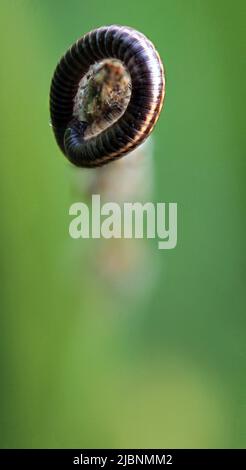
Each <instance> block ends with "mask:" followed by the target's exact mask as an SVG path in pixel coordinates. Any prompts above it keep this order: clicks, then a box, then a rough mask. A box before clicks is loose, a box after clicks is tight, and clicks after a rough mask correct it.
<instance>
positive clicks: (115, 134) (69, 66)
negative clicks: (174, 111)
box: [50, 25, 165, 167]
mask: <svg viewBox="0 0 246 470" xmlns="http://www.w3.org/2000/svg"><path fill="white" fill-rule="evenodd" d="M164 93H165V78H164V71H163V65H162V62H161V60H160V57H159V54H158V53H157V51H156V49H155V48H154V46H153V44H152V43H151V41H150V40H149V39H147V38H146V37H145V36H144V35H143V34H142V33H140V32H138V31H136V30H134V29H132V28H129V27H125V26H117V25H111V26H104V27H101V28H98V29H95V30H93V31H91V32H89V33H87V34H86V35H85V36H83V37H82V38H80V39H78V40H77V42H76V43H74V44H73V45H72V46H71V47H70V49H69V50H68V51H67V52H66V53H65V55H64V56H63V57H62V58H61V60H60V62H59V63H58V65H57V67H56V70H55V73H54V76H53V79H52V83H51V89H50V114H51V125H52V128H53V131H54V134H55V138H56V141H57V143H58V145H59V147H60V149H61V150H62V152H63V153H64V154H65V156H66V157H67V158H68V159H69V160H70V161H71V162H72V163H73V164H75V165H77V166H79V167H96V166H100V165H104V164H105V163H108V162H110V161H112V160H115V159H118V158H120V157H122V156H123V155H125V154H127V153H129V152H131V151H132V150H133V149H135V148H136V147H137V146H138V145H139V144H141V143H142V142H143V141H144V140H145V139H146V138H147V137H148V135H149V134H150V132H151V131H152V129H153V127H154V125H155V123H156V121H157V119H158V117H159V114H160V111H161V108H162V104H163V100H164Z"/></svg>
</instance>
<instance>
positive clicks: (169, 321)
mask: <svg viewBox="0 0 246 470" xmlns="http://www.w3.org/2000/svg"><path fill="white" fill-rule="evenodd" d="M0 8H1V11H0V22H1V26H0V49H1V74H0V95H1V118H0V119H1V131H0V132H1V164H0V165H1V173H0V179H1V184H0V194H1V199H0V200H1V232H0V233H1V235H0V236H1V244H0V259H1V264H0V281H1V282H0V290H1V296H0V328H1V330H0V331H1V333H0V334H1V341H0V365H1V387H0V425H1V428H0V446H1V447H3V448H5V447H10V448H12V447H17V448H22V447H27V448H30V447H58V448H60V447H80V448H83V447H84V448H86V447H92V448H93V447H94V448H98V447H102V448H103V447H106V448H107V447H116V448H117V447H128V448H134V447H135V448H136V447H138V448H146V447H150V448H151V447H152V448H155V447H159V448H165V447H193V448H194V447H215V448H218V447H222V448H225V447H234V448H235V447H244V446H245V444H246V397H245V392H246V387H245V385H246V373H245V372H246V367H245V359H246V354H245V353H246V350H245V340H246V318H245V303H246V302H245V300H246V299H245V226H246V223H245V211H244V209H245V191H246V190H245V155H244V150H245V139H244V134H245V132H244V131H245V129H244V124H245V123H244V114H245V109H244V106H243V100H244V98H245V2H244V1H243V0H242V1H240V0H236V1H234V2H230V1H226V0H223V1H222V0H216V1H214V0H208V1H199V0H187V1H185V2H184V1H183V0H152V1H151V2H149V1H147V0H141V1H134V2H133V1H130V0H124V2H119V1H117V2H116V1H110V0H104V1H101V0H92V1H91V2H88V1H85V0H78V1H77V0H72V1H60V0H59V1H58V0H52V1H50V0H43V1H41V0H9V1H7V0H6V1H5V0H1V1H0ZM110 23H118V24H126V25H130V26H132V27H135V28H137V29H139V30H140V31H142V32H144V33H145V34H146V35H147V36H149V37H150V38H151V39H152V40H153V42H154V43H155V44H156V46H157V48H158V50H159V52H160V55H161V57H162V59H163V61H164V64H165V67H166V74H167V95H166V100H165V107H164V111H163V113H162V115H161V118H160V120H159V122H158V125H157V127H156V129H155V133H154V136H155V155H154V166H155V173H156V179H155V194H154V196H153V197H154V199H155V200H158V201H166V202H177V203H178V245H177V247H176V248H175V249H174V250H171V251H158V250H157V243H156V242H154V243H153V241H150V242H146V243H148V257H146V259H145V262H144V266H143V269H142V268H141V271H146V272H150V274H151V272H152V271H153V273H155V274H153V276H152V285H151V288H149V289H147V288H145V286H144V285H143V286H142V287H141V277H140V278H138V277H137V275H136V279H135V284H134V283H133V282H132V281H131V282H130V281H129V283H128V284H129V285H128V286H127V281H126V282H125V284H126V285H124V287H123V288H121V287H119V286H118V285H117V286H116V284H114V282H112V283H111V282H110V281H109V280H108V279H106V278H103V276H100V275H99V274H98V272H97V269H96V268H95V267H97V266H98V264H97V263H99V264H100V262H103V258H102V260H101V261H100V260H98V259H96V260H94V259H93V256H94V258H95V254H94V252H95V253H96V252H97V251H96V250H97V244H98V243H100V241H98V240H92V241H83V240H82V241H76V240H72V239H70V238H69V235H68V224H69V221H70V219H69V215H68V208H69V205H70V204H71V202H74V201H75V200H76V199H75V196H74V194H73V190H72V189H71V181H72V178H73V176H72V175H71V171H73V170H71V167H70V165H69V163H68V162H67V161H66V160H65V158H64V157H63V156H62V155H61V153H60V151H59V149H58V147H57V146H56V143H55V140H54V138H53V135H52V131H51V129H50V126H49V104H48V95H49V86H50V81H51V77H52V74H53V71H54V68H55V66H56V63H57V61H58V60H59V58H60V56H61V55H62V54H63V53H64V52H65V50H66V49H67V48H68V47H69V46H70V44H71V43H73V42H74V41H75V40H76V39H77V38H78V37H80V36H81V35H82V34H84V33H85V32H87V31H89V30H91V29H93V28H95V27H97V26H101V25H104V24H110ZM109 242H110V241H109ZM94 261H95V263H94ZM126 278H127V273H126ZM135 285H136V290H137V291H138V292H137V293H136V295H134V289H135V287H134V286H135ZM127 287H129V289H128V288H127Z"/></svg>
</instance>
